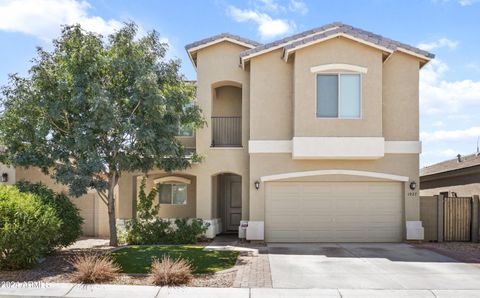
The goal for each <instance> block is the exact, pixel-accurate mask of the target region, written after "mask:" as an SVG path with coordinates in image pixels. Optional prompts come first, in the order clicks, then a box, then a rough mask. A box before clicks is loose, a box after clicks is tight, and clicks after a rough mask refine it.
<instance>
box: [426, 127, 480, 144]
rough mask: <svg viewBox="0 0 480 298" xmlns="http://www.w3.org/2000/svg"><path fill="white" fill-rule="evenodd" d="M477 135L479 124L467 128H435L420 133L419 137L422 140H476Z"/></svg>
mask: <svg viewBox="0 0 480 298" xmlns="http://www.w3.org/2000/svg"><path fill="white" fill-rule="evenodd" d="M478 136H480V126H474V127H470V128H467V129H456V130H437V131H433V132H422V133H420V139H421V140H422V141H423V142H438V141H460V140H468V139H474V140H476V139H477V138H478Z"/></svg>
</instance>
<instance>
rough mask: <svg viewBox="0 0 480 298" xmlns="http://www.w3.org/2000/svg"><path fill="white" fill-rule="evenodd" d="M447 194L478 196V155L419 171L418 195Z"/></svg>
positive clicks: (459, 156) (479, 163) (451, 160)
mask: <svg viewBox="0 0 480 298" xmlns="http://www.w3.org/2000/svg"><path fill="white" fill-rule="evenodd" d="M440 193H449V195H450V196H452V195H455V194H456V195H457V196H458V197H471V196H473V195H480V154H478V153H476V154H470V155H466V156H461V155H458V156H457V158H454V159H450V160H446V161H442V162H440V163H437V164H434V165H431V166H428V167H424V168H422V169H421V170H420V195H422V196H432V195H438V194H440Z"/></svg>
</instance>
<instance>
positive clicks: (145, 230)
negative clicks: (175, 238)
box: [125, 218, 172, 245]
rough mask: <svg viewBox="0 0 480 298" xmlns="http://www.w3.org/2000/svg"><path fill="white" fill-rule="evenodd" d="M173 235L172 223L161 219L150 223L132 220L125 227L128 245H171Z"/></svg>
mask: <svg viewBox="0 0 480 298" xmlns="http://www.w3.org/2000/svg"><path fill="white" fill-rule="evenodd" d="M171 233H172V228H171V227H170V222H169V221H167V220H162V219H160V218H158V219H155V220H153V221H148V222H147V221H139V220H132V221H130V222H128V223H127V224H126V226H125V240H126V242H127V243H128V244H140V245H141V244H160V243H169V242H170V241H169V238H170V235H171Z"/></svg>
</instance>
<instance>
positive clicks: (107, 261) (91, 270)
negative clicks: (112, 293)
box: [71, 254, 120, 284]
mask: <svg viewBox="0 0 480 298" xmlns="http://www.w3.org/2000/svg"><path fill="white" fill-rule="evenodd" d="M71 264H72V265H73V267H74V268H75V272H74V273H73V274H72V278H71V279H72V282H76V283H84V284H91V283H104V282H109V281H112V280H114V279H115V277H117V274H118V273H119V272H120V266H118V265H117V264H116V263H115V262H114V261H113V260H112V259H111V258H110V257H109V256H106V255H96V254H90V255H87V254H85V255H77V256H75V257H73V259H72V261H71Z"/></svg>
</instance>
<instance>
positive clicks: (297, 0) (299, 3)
mask: <svg viewBox="0 0 480 298" xmlns="http://www.w3.org/2000/svg"><path fill="white" fill-rule="evenodd" d="M288 9H290V11H292V12H298V13H300V14H307V13H308V7H307V4H305V2H303V0H290V3H289V4H288Z"/></svg>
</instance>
